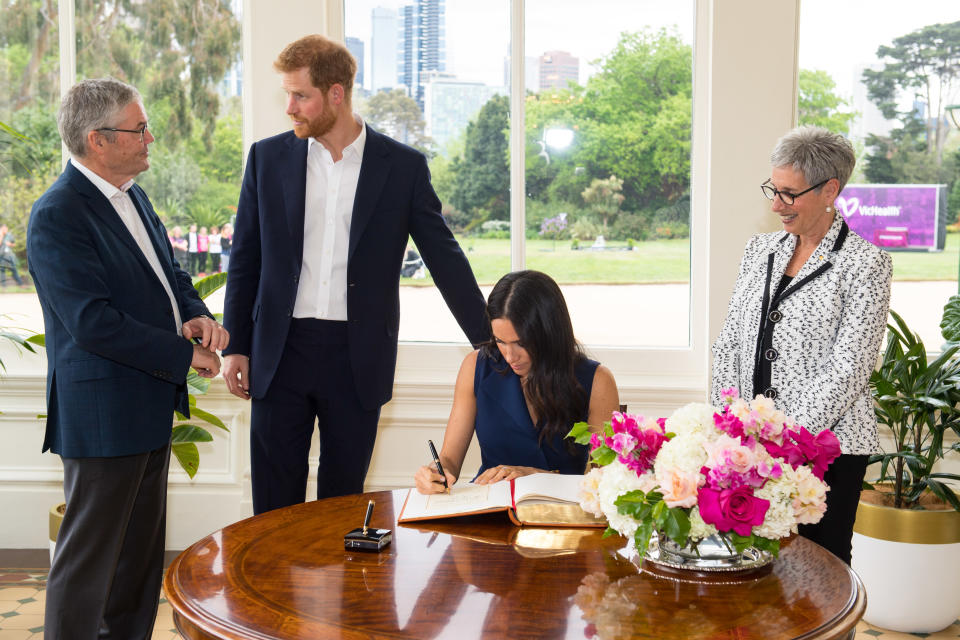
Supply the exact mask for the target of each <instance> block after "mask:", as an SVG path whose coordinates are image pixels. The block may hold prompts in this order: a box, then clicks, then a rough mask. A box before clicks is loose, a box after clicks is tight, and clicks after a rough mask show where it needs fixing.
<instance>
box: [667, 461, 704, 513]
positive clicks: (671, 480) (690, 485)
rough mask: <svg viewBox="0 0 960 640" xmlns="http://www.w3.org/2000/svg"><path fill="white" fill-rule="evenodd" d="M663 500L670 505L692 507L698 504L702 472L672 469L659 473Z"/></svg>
mask: <svg viewBox="0 0 960 640" xmlns="http://www.w3.org/2000/svg"><path fill="white" fill-rule="evenodd" d="M657 481H658V482H659V484H660V491H661V493H662V494H663V501H664V502H665V503H666V505H667V506H668V507H670V508H671V509H673V508H674V507H685V508H686V507H692V506H694V505H695V504H697V487H698V486H699V484H700V474H699V473H690V472H686V471H681V470H679V469H670V470H668V471H666V472H663V473H658V474H657Z"/></svg>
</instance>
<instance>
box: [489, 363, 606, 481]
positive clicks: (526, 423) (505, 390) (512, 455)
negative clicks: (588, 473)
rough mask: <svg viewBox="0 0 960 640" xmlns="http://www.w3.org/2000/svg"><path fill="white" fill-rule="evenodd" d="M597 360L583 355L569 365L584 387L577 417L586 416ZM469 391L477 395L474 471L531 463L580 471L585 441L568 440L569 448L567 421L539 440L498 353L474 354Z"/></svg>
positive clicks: (517, 384)
mask: <svg viewBox="0 0 960 640" xmlns="http://www.w3.org/2000/svg"><path fill="white" fill-rule="evenodd" d="M599 365H600V363H599V362H596V361H595V360H589V359H584V360H583V361H581V362H580V363H579V364H578V365H577V366H576V367H575V368H574V375H575V376H576V378H577V382H579V383H580V386H581V387H583V390H584V391H585V392H586V395H585V396H584V403H583V409H582V411H581V412H580V415H579V416H578V418H577V421H580V420H583V421H586V419H587V416H588V415H589V411H590V391H591V389H592V388H593V374H594V372H596V370H597V367H598V366H599ZM473 393H474V395H475V396H476V398H477V417H476V421H475V423H474V429H475V433H476V434H477V441H478V442H479V443H480V458H481V466H480V470H479V471H477V475H480V474H481V473H483V472H484V471H486V470H487V469H489V468H491V467H495V466H497V465H500V464H505V465H515V466H521V467H536V468H537V469H544V470H547V471H559V472H560V473H567V474H582V473H583V472H584V469H585V468H586V466H587V457H588V455H589V447H587V446H586V445H574V446H575V447H576V453H575V454H571V452H570V450H569V449H568V447H567V443H566V442H565V441H564V437H563V436H565V435H566V434H567V432H568V431H569V430H570V427H572V426H573V423H572V422H571V423H570V424H569V425H567V428H566V429H564V430H563V434H562V435H558V436H555V437H554V438H552V439H551V440H544V441H543V444H542V445H541V443H540V441H539V434H538V433H537V430H536V428H535V427H534V424H533V420H531V419H530V412H529V411H528V410H527V403H526V401H525V400H524V398H523V389H522V388H521V387H520V377H519V376H518V375H517V374H515V373H514V372H513V370H512V369H511V368H510V367H509V366H508V365H507V364H506V362H504V361H503V359H502V358H500V357H499V354H497V357H496V358H495V359H491V358H488V357H486V356H485V355H484V354H483V352H482V351H481V352H480V353H478V354H477V368H476V370H475V371H474V377H473Z"/></svg>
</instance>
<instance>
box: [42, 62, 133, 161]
mask: <svg viewBox="0 0 960 640" xmlns="http://www.w3.org/2000/svg"><path fill="white" fill-rule="evenodd" d="M141 101H142V100H141V98H140V92H139V91H137V90H136V89H135V88H134V87H132V86H130V85H129V84H127V83H125V82H120V81H119V80H114V79H113V78H96V79H92V80H83V81H82V82H78V83H77V84H75V85H73V86H72V87H70V90H69V91H67V95H65V96H64V97H63V102H61V103H60V110H59V111H58V112H57V128H58V129H59V130H60V137H61V138H63V142H64V144H66V145H67V149H69V150H70V153H72V154H73V155H75V156H77V157H78V158H83V157H84V156H86V155H87V134H88V133H89V132H90V131H93V130H94V129H100V128H101V127H112V126H115V123H116V119H117V117H118V115H119V114H120V112H121V111H122V110H123V109H124V108H125V107H126V106H127V105H128V104H130V103H131V102H141ZM104 135H107V136H110V135H116V134H115V133H111V132H106V133H105V134H104ZM109 139H111V140H112V139H113V138H109Z"/></svg>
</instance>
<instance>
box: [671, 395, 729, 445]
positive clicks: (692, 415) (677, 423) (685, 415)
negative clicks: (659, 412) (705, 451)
mask: <svg viewBox="0 0 960 640" xmlns="http://www.w3.org/2000/svg"><path fill="white" fill-rule="evenodd" d="M716 412H717V410H716V409H715V408H713V407H711V406H710V405H708V404H703V403H702V402H691V403H690V404H687V405H684V406H682V407H680V408H679V409H677V410H676V411H674V412H673V415H672V416H670V417H669V418H667V423H666V429H667V431H668V432H673V433H675V434H677V436H687V435H690V434H694V433H698V434H701V433H702V434H705V435H709V436H711V437H712V436H713V434H714V427H713V414H714V413H716Z"/></svg>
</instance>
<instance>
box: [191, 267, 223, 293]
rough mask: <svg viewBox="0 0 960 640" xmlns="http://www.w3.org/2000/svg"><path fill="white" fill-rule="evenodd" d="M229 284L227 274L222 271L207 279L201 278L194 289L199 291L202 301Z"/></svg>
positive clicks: (194, 285) (194, 284)
mask: <svg viewBox="0 0 960 640" xmlns="http://www.w3.org/2000/svg"><path fill="white" fill-rule="evenodd" d="M225 284H227V272H226V271H221V272H219V273H213V274H210V275H209V276H207V277H206V278H201V279H200V280H197V281H196V282H194V283H193V288H194V289H196V290H197V294H199V296H200V298H201V299H202V300H206V298H207V296H209V295H210V294H212V293H214V292H215V291H217V290H218V289H219V288H220V287H222V286H223V285H225Z"/></svg>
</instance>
